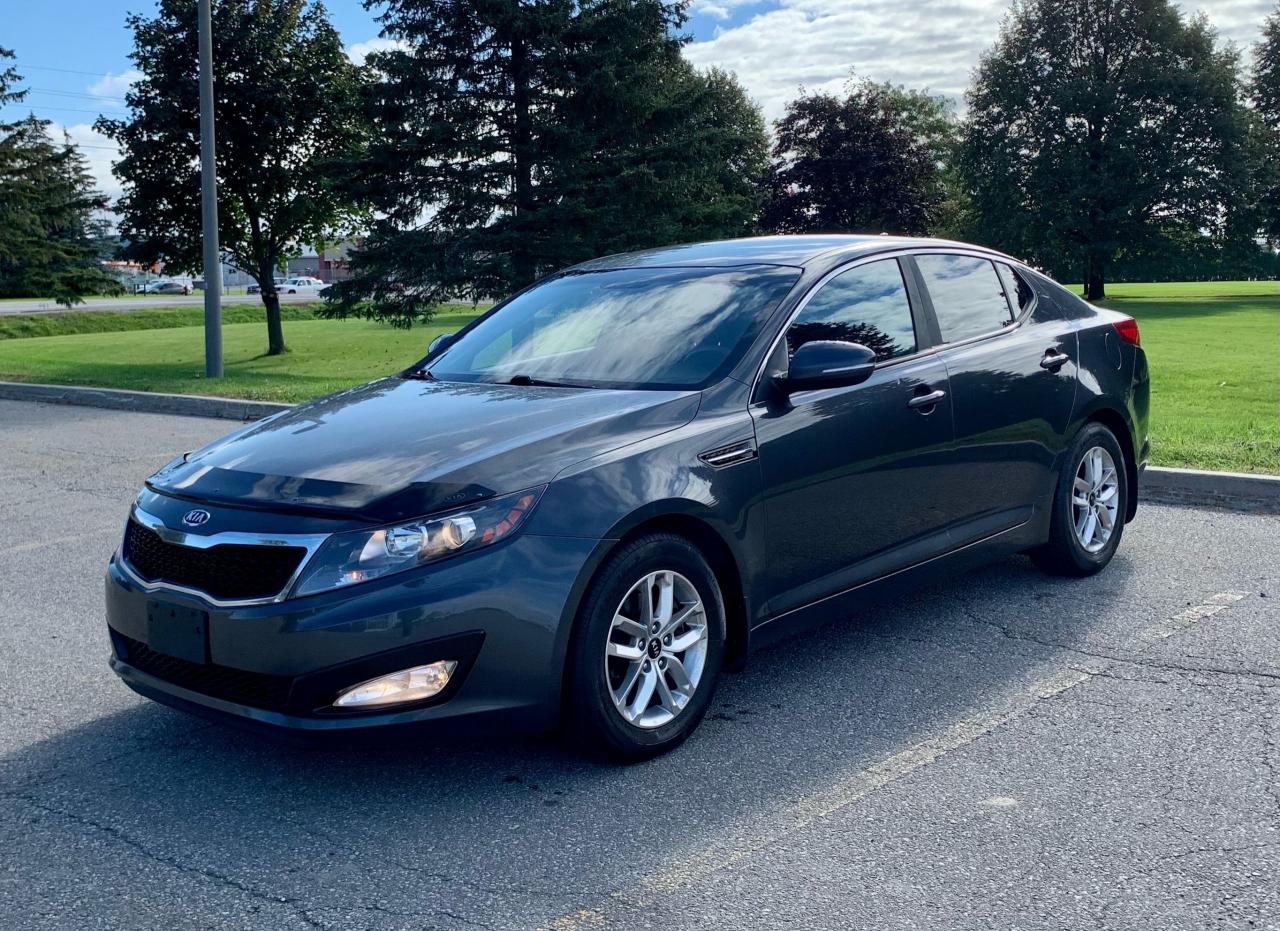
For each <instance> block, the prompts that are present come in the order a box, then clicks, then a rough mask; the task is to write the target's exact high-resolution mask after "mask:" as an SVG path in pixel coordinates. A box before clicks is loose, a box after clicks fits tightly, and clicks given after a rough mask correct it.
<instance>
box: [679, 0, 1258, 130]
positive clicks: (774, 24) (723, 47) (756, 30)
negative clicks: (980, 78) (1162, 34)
mask: <svg viewBox="0 0 1280 931" xmlns="http://www.w3.org/2000/svg"><path fill="white" fill-rule="evenodd" d="M701 2H702V3H703V4H704V6H705V7H711V6H714V7H723V8H727V7H728V6H731V5H733V4H734V3H735V0H701ZM1180 5H1181V6H1182V8H1183V9H1184V10H1185V11H1186V12H1188V13H1193V12H1195V11H1196V10H1197V9H1203V10H1204V11H1205V13H1206V14H1207V15H1208V17H1209V21H1210V22H1211V23H1212V24H1213V25H1214V26H1215V27H1217V29H1218V30H1219V32H1220V33H1221V34H1222V36H1223V37H1224V38H1227V39H1231V40H1233V41H1236V42H1238V43H1240V44H1241V45H1243V46H1248V45H1251V44H1252V43H1253V42H1254V41H1256V40H1257V37H1258V34H1259V32H1260V27H1261V25H1262V20H1263V18H1264V17H1265V15H1266V14H1267V13H1268V12H1269V11H1270V10H1271V9H1272V8H1273V5H1274V0H1200V2H1196V0H1183V2H1181V3H1180ZM695 9H697V7H696V6H695ZM1008 9H1009V3H1008V0H779V2H777V3H776V4H774V5H772V6H771V7H770V8H769V9H765V10H761V11H760V12H758V13H755V15H753V16H752V17H751V18H750V19H749V20H747V21H746V22H744V23H742V24H740V25H737V26H731V27H724V28H717V29H716V31H715V35H714V36H713V37H712V38H710V39H708V40H706V41H703V42H694V43H692V44H690V45H689V46H687V47H686V50H685V54H686V55H687V56H688V58H689V60H690V61H692V62H693V63H694V64H695V65H698V66H699V67H704V68H705V67H709V66H712V65H716V66H719V67H721V68H725V69H728V70H730V71H734V72H736V73H737V75H738V78H739V80H741V81H742V83H743V85H744V86H745V87H746V88H747V90H748V92H750V93H751V95H752V96H753V97H755V98H756V100H757V101H759V103H760V104H761V106H763V107H764V111H765V116H766V117H767V118H769V119H775V118H777V117H778V116H780V115H781V114H782V110H783V107H784V106H785V104H786V102H787V101H788V100H790V99H792V98H793V97H795V96H796V94H797V93H798V92H799V89H800V88H801V87H804V88H805V89H806V90H808V91H839V90H840V89H841V88H842V87H843V86H844V84H845V82H846V81H847V80H848V78H849V75H850V72H853V71H856V72H857V74H858V75H859V76H862V77H868V78H871V79H873V80H876V81H892V82H893V83H895V84H905V85H906V86H908V87H913V88H920V89H924V88H928V89H929V90H932V91H934V92H935V93H942V94H946V95H947V96H948V97H951V98H952V99H954V100H956V101H957V102H960V101H961V98H962V96H963V94H964V89H965V87H966V86H968V84H969V78H970V73H971V72H972V70H973V68H974V66H976V65H977V63H978V57H979V55H981V53H982V52H983V51H984V50H985V49H987V48H988V47H990V45H991V44H992V43H993V42H994V41H995V39H996V36H997V35H998V34H999V29H1000V22H1001V20H1002V19H1003V17H1004V15H1005V13H1006V12H1007V11H1008ZM713 15H714V14H713Z"/></svg>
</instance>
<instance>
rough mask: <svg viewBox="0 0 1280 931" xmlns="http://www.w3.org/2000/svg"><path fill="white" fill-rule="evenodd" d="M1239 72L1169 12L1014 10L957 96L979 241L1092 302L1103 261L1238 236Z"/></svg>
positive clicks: (1141, 2) (1047, 1) (1106, 265)
mask: <svg viewBox="0 0 1280 931" xmlns="http://www.w3.org/2000/svg"><path fill="white" fill-rule="evenodd" d="M1237 65H1238V62H1237V56H1236V54H1235V52H1234V51H1233V49H1232V48H1231V47H1230V46H1226V47H1223V46H1220V45H1219V44H1218V43H1217V37H1216V35H1215V34H1214V32H1213V30H1212V29H1211V28H1210V27H1209V25H1208V23H1207V22H1206V21H1205V20H1204V19H1203V18H1195V19H1191V20H1186V19H1184V18H1183V17H1182V15H1181V14H1180V13H1179V12H1178V11H1177V9H1176V8H1175V7H1174V6H1173V5H1172V3H1170V2H1169V0H1025V2H1020V3H1017V4H1016V5H1015V6H1014V7H1013V9H1012V11H1011V12H1010V14H1009V16H1008V18H1007V19H1006V20H1005V23H1004V25H1003V27H1002V29H1001V33H1000V37H999V39H998V41H997V42H996V44H995V46H994V47H993V48H992V49H991V50H990V51H988V52H987V53H986V54H985V55H984V56H983V58H982V61H981V63H980V64H979V66H978V69H977V73H976V75H975V79H974V84H973V86H972V87H971V88H970V90H969V93H968V102H969V116H968V121H967V127H966V132H965V139H964V143H963V148H962V167H963V170H964V173H965V176H966V180H967V182H968V186H969V189H970V191H971V193H972V197H973V205H974V209H975V211H976V213H977V215H978V220H979V224H980V230H981V233H980V238H981V239H983V240H985V241H987V242H989V243H990V244H992V245H995V246H998V247H1000V248H1003V249H1006V250H1007V251H1010V252H1014V253H1016V254H1020V255H1023V256H1026V257H1027V258H1029V259H1031V260H1033V261H1035V262H1037V263H1039V264H1041V265H1043V266H1044V267H1046V268H1048V269H1050V270H1051V271H1054V272H1056V273H1058V274H1060V275H1065V276H1074V275H1082V276H1083V278H1084V281H1085V295H1086V297H1088V298H1089V299H1090V300H1096V299H1098V298H1101V297H1102V296H1103V295H1104V292H1105V282H1106V279H1107V276H1108V273H1109V270H1110V269H1111V268H1112V267H1113V265H1114V263H1115V262H1116V260H1117V258H1123V257H1124V256H1126V255H1137V254H1143V253H1145V254H1153V253H1156V252H1160V253H1168V252H1172V251H1176V250H1177V249H1179V248H1182V247H1183V245H1185V243H1187V242H1188V241H1191V240H1195V239H1204V238H1205V237H1206V236H1207V237H1209V238H1210V239H1216V240H1222V239H1224V238H1230V237H1231V236H1232V235H1236V234H1237V230H1238V228H1239V224H1238V223H1237V222H1236V217H1235V214H1236V210H1235V205H1239V204H1241V203H1242V202H1243V201H1244V200H1245V199H1246V198H1245V195H1244V190H1245V186H1246V178H1245V170H1244V169H1245V158H1244V155H1243V153H1242V149H1241V147H1242V145H1243V140H1244V120H1243V117H1242V108H1241V105H1240V100H1239V79H1238V77H1237ZM1179 244H1183V245H1179Z"/></svg>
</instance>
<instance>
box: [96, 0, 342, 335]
mask: <svg viewBox="0 0 1280 931" xmlns="http://www.w3.org/2000/svg"><path fill="white" fill-rule="evenodd" d="M212 12H213V19H212V22H213V62H214V98H215V101H214V116H215V121H216V124H217V146H216V152H217V171H218V238H219V242H220V245H221V247H222V249H223V250H224V251H225V252H227V253H229V255H230V256H231V259H232V261H233V262H234V264H235V265H236V267H237V268H239V269H241V270H242V271H244V272H246V273H247V274H249V275H251V276H252V277H253V279H254V280H255V281H257V282H258V285H259V286H260V287H261V293H262V303H263V305H264V307H265V309H266V319H267V352H268V354H276V353H280V352H284V351H285V342H284V333H283V331H282V328H281V324H280V300H279V296H278V295H277V293H276V286H275V274H276V272H277V271H279V270H280V269H281V268H282V267H283V265H284V262H285V260H286V259H287V258H288V257H289V256H291V255H296V254H298V252H299V251H300V246H301V245H302V244H304V243H305V244H310V243H315V242H317V241H323V240H325V239H329V238H334V237H336V236H337V235H339V234H340V233H341V231H342V230H343V228H344V227H346V226H347V225H350V224H353V223H354V222H356V220H357V218H359V217H360V216H361V214H360V211H359V210H358V209H356V207H355V205H354V204H353V202H352V201H351V200H350V199H349V198H347V197H344V196H343V195H341V194H340V193H339V192H338V190H337V185H336V184H335V179H334V174H333V173H334V170H335V166H337V165H339V164H340V163H341V159H343V158H346V157H347V156H349V154H350V153H351V151H353V150H354V149H356V148H358V147H359V146H360V145H362V144H363V122H362V119H361V116H360V113H359V110H358V107H357V103H358V100H359V88H360V82H361V80H362V73H361V71H360V69H358V68H357V67H355V66H354V65H352V64H351V63H350V61H348V59H347V57H346V53H345V52H344V50H343V47H342V41H341V39H340V38H339V37H338V33H337V31H336V30H335V29H334V28H333V26H332V25H331V24H330V22H329V20H328V15H327V13H326V12H325V9H324V7H323V6H322V5H321V4H319V3H307V2H306V0H214V3H213V11H212ZM128 23H129V26H130V28H132V29H133V34H134V51H133V55H132V58H133V61H134V64H135V66H136V67H137V69H138V71H140V72H141V73H142V77H141V78H140V79H139V80H138V81H137V82H136V83H134V85H133V86H132V87H131V88H130V89H129V91H128V93H127V94H126V95H125V100H126V103H127V104H128V107H129V110H130V115H129V116H128V117H127V118H125V119H121V120H113V119H105V118H103V119H100V120H99V121H98V124H97V127H98V129H99V130H100V131H101V132H103V133H105V134H106V135H108V136H110V137H111V138H112V139H115V140H116V141H117V142H119V143H120V147H121V152H122V157H121V159H120V161H119V162H117V163H116V166H115V173H116V177H118V178H119V179H120V181H121V182H122V183H123V185H124V188H125V194H124V197H123V198H122V199H121V201H120V204H119V210H120V213H121V214H122V216H123V221H122V223H121V233H122V235H123V236H124V237H125V238H126V239H127V240H129V241H130V246H129V249H128V254H129V255H130V256H131V257H134V258H138V259H142V260H144V261H148V262H150V261H155V260H163V261H164V262H165V263H166V265H167V266H168V267H171V268H181V269H186V270H189V271H196V270H198V269H199V268H200V267H201V252H202V242H203V237H202V228H201V213H200V104H199V100H200V88H199V80H198V72H197V69H196V67H195V62H196V61H197V29H196V4H194V3H191V2H189V0H160V4H159V9H158V10H157V13H156V15H155V16H154V17H152V18H148V17H145V16H141V15H132V16H130V17H129V19H128Z"/></svg>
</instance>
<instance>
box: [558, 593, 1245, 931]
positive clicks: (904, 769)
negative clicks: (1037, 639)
mask: <svg viewBox="0 0 1280 931" xmlns="http://www.w3.org/2000/svg"><path fill="white" fill-rule="evenodd" d="M1245 596H1246V595H1245V593H1244V592H1235V591H1227V592H1218V593H1217V594H1214V595H1210V596H1209V597H1208V598H1206V599H1205V600H1204V601H1203V602H1201V603H1200V604H1197V605H1193V606H1191V607H1189V608H1187V609H1185V610H1183V611H1179V612H1178V613H1177V614H1175V615H1173V616H1172V617H1168V618H1166V619H1164V620H1162V621H1159V622H1158V623H1155V624H1152V625H1150V626H1148V627H1145V628H1143V629H1142V630H1140V631H1138V632H1137V634H1135V635H1134V636H1133V637H1132V638H1130V639H1129V640H1128V641H1127V642H1126V643H1125V644H1124V649H1125V650H1128V651H1130V652H1141V651H1142V650H1144V649H1146V648H1147V647H1149V646H1151V645H1152V644H1154V643H1157V642H1159V641H1161V640H1165V639H1167V638H1169V637H1171V636H1173V635H1174V634H1175V633H1177V632H1178V631H1180V630H1184V629H1185V628H1187V627H1190V626H1191V625H1193V624H1195V623H1197V622H1199V621H1203V620H1205V619H1206V618H1210V617H1213V616H1214V615H1215V614H1218V613H1219V612H1221V611H1225V610H1227V608H1229V607H1231V606H1232V605H1234V604H1236V603H1237V602H1239V601H1241V600H1242V599H1244V598H1245ZM1084 659H1085V662H1083V663H1080V664H1077V665H1075V666H1073V667H1072V668H1070V669H1064V670H1062V671H1061V672H1058V673H1056V674H1054V675H1052V676H1049V677H1048V678H1046V679H1042V680H1041V681H1039V682H1037V683H1035V684H1034V685H1032V686H1031V687H1030V688H1027V689H1024V690H1022V691H1020V692H1016V693H1014V694H1013V695H1011V696H1008V697H1006V698H1004V699H1003V700H1001V701H1000V702H999V703H998V704H997V705H996V706H995V707H993V708H990V709H988V710H985V711H982V712H980V713H979V714H976V715H974V716H973V717H971V718H967V719H965V720H963V721H960V722H958V723H956V724H953V725H952V726H951V727H949V728H947V730H945V731H943V732H942V733H941V734H937V735H935V736H933V737H930V738H929V739H927V740H923V741H921V742H920V743H917V744H915V745H914V746H911V747H907V748H906V749H905V750H902V751H900V752H898V753H895V754H893V755H892V756H889V757H886V758H885V759H882V760H878V761H877V762H875V763H872V764H871V765H869V766H866V767H863V768H861V769H858V770H856V771H854V772H852V773H849V774H847V775H845V776H844V777H842V778H840V779H839V780H837V781H836V783H835V784H834V785H832V786H831V787H830V788H828V789H825V790H823V791H821V792H817V793H815V794H812V795H809V796H807V797H804V798H801V799H799V800H798V801H796V802H794V803H793V804H791V805H790V806H788V807H786V808H785V809H783V810H781V811H779V812H776V813H774V814H772V815H768V816H765V820H767V821H769V822H770V826H769V827H768V828H766V829H764V830H761V829H760V827H759V823H760V821H761V820H762V819H759V818H757V819H753V821H752V823H750V824H746V825H743V826H741V827H740V828H739V829H738V830H737V831H736V832H734V833H733V834H732V835H731V836H730V837H729V838H727V839H726V840H724V841H720V842H717V843H714V844H712V845H711V846H709V847H707V848H705V849H704V850H701V851H699V852H698V853H695V854H693V855H692V856H690V857H685V858H682V859H680V860H678V861H676V862H674V863H672V864H670V865H669V866H667V867H666V868H664V869H662V870H660V871H658V872H656V873H653V874H651V875H649V876H647V877H645V879H644V880H643V886H644V888H645V890H646V892H648V893H649V894H650V895H651V896H652V897H653V898H654V899H656V898H658V897H661V896H665V895H670V894H671V893H673V892H676V891H678V890H679V889H681V888H683V887H687V886H689V885H691V884H693V883H695V882H698V881H699V880H701V879H704V878H706V877H708V876H710V875H712V874H714V873H717V872H719V871H721V870H723V869H725V868H727V867H729V866H732V865H733V864H735V863H737V862H739V861H741V860H744V859H746V858H747V857H750V856H751V855H752V854H755V853H758V852H759V851H761V850H764V849H766V848H768V847H770V846H772V845H774V844H776V843H778V842H779V841H781V840H784V839H785V838H787V837H788V836H789V835H791V834H793V833H795V832H797V831H800V830H802V829H804V828H805V827H807V826H808V825H810V824H812V823H814V822H815V821H819V820H821V819H824V818H828V817H830V816H831V815H833V814H835V813H837V812H840V811H843V810H844V809H846V808H848V807H850V806H851V805H854V804H856V803H857V802H859V801H860V800H862V799H864V798H866V797H867V796H868V795H871V794H872V793H874V792H876V791H877V790H879V789H882V788H884V787H885V786H888V785H891V784H892V783H895V782H897V781H898V780H900V779H902V778H904V777H906V776H909V775H910V774H911V773H914V772H915V771H916V770H918V769H922V768H923V767H925V766H928V765H929V764H930V763H934V762H937V761H938V760H940V759H941V758H942V757H944V756H946V755H947V754H949V753H951V752H952V751H954V750H957V749H959V748H961V747H964V746H966V745H968V744H971V743H973V742H974V741H975V740H977V739H978V738H980V737H983V736H985V735H986V734H989V733H991V732H992V731H994V730H995V729H996V728H998V727H1000V726H1001V725H1003V724H1005V723H1007V722H1009V721H1011V720H1013V719H1014V718H1017V717H1020V716H1022V715H1024V714H1026V713H1027V712H1028V711H1030V710H1031V709H1032V708H1034V707H1035V706H1036V705H1037V704H1038V703H1039V702H1042V701H1045V700H1047V699H1050V698H1053V697H1055V696H1057V695H1061V694H1063V693H1064V692H1066V691H1068V690H1070V689H1073V688H1075V687H1076V686H1077V685H1079V684H1080V683H1082V682H1087V681H1088V680H1090V679H1092V678H1093V677H1095V676H1097V675H1099V674H1100V673H1103V672H1105V671H1106V670H1108V669H1110V668H1111V667H1113V666H1116V665H1123V664H1124V660H1119V659H1115V660H1113V659H1104V658H1097V659H1094V658H1092V657H1085V658H1084ZM611 898H613V899H614V900H615V901H616V902H617V903H618V904H619V905H623V906H625V907H631V908H636V907H643V904H644V902H643V901H637V900H636V898H635V897H633V896H631V895H627V894H623V893H620V892H614V893H612V894H611ZM606 908H607V906H602V907H600V908H586V909H582V910H580V911H578V912H575V913H573V914H571V915H565V916H562V917H560V918H557V919H555V920H553V921H552V922H551V923H550V924H549V925H548V926H547V927H548V928H549V929H551V931H576V929H581V928H592V927H602V926H604V925H605V924H606V923H607V922H606V916H605V909H606Z"/></svg>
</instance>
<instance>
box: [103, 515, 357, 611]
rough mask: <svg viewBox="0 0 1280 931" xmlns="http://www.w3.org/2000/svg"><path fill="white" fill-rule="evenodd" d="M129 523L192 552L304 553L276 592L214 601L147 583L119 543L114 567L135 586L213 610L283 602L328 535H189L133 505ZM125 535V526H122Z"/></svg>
mask: <svg viewBox="0 0 1280 931" xmlns="http://www.w3.org/2000/svg"><path fill="white" fill-rule="evenodd" d="M129 520H136V521H137V522H138V523H139V524H140V525H141V526H143V527H146V528H147V529H148V530H150V531H152V532H154V533H155V534H156V535H157V536H159V537H160V539H162V540H164V541H165V542H166V543H172V544H174V545H175V546H186V547H190V548H192V549H201V550H207V549H210V548H212V547H215V546H221V545H223V544H235V545H239V546H292V547H300V548H303V549H305V550H306V553H305V554H304V555H303V557H302V559H301V560H299V561H298V568H297V569H295V570H294V571H293V575H291V576H289V580H288V581H287V582H286V583H285V584H284V587H283V588H281V589H280V591H279V592H278V593H277V594H275V595H271V596H268V597H263V598H233V599H222V598H214V597H213V596H212V595H210V594H209V593H208V592H204V591H201V590H200V589H196V588H187V587H186V586H184V585H174V584H173V583H171V582H148V581H147V580H146V579H144V578H142V577H141V576H139V575H138V574H137V573H136V572H135V571H134V570H133V567H132V566H130V565H129V562H128V560H126V559H125V556H124V544H123V542H121V545H120V555H119V558H118V559H117V560H116V565H117V566H118V567H119V568H120V571H121V572H123V573H124V574H125V575H127V576H128V577H129V579H130V581H132V582H133V583H134V584H135V585H137V586H138V587H139V588H141V589H142V590H143V591H146V592H175V593H178V594H181V595H188V596H190V597H193V598H198V599H199V600H201V601H203V602H205V603H206V604H209V605H212V606H214V607H216V608H245V607H250V606H252V605H265V604H278V603H279V602H281V601H284V600H286V599H287V598H288V597H289V596H290V595H291V594H292V592H293V587H294V585H296V584H297V582H298V578H299V577H300V576H301V575H302V572H303V570H304V569H306V567H307V565H308V564H309V563H310V562H311V559H312V557H314V556H315V554H316V551H317V550H319V549H320V547H321V546H322V545H323V544H324V542H325V541H326V540H328V539H329V537H330V536H332V534H328V533H294V534H287V533H285V534H281V533H276V534H261V533H245V532H242V531H238V530H224V531H220V532H219V533H211V534H199V533H189V532H187V531H185V530H175V529H174V528H172V527H169V526H167V525H166V524H165V523H164V521H162V520H161V519H160V518H158V517H156V516H155V515H154V514H150V513H148V512H147V511H144V510H143V509H142V508H140V507H138V506H137V505H134V506H133V508H132V509H131V510H130V511H129ZM125 529H126V532H127V531H128V526H127V524H126V528H125Z"/></svg>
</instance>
